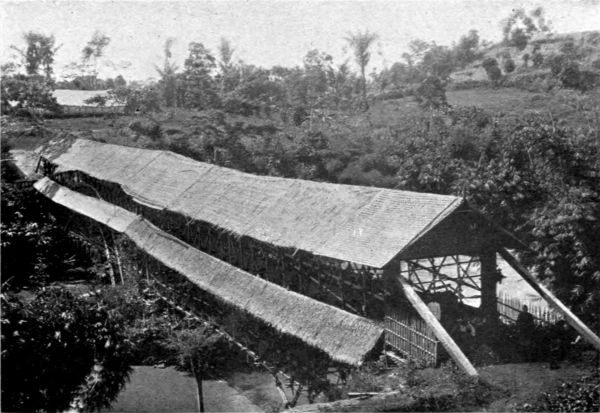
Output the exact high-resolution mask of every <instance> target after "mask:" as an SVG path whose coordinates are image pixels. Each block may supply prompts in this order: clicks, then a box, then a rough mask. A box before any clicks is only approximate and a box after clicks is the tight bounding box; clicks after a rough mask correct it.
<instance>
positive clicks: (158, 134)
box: [129, 119, 162, 142]
mask: <svg viewBox="0 0 600 413" xmlns="http://www.w3.org/2000/svg"><path fill="white" fill-rule="evenodd" d="M129 129H131V130H132V131H134V132H136V133H139V134H140V135H143V136H146V137H148V138H150V139H151V140H152V141H155V142H156V141H159V140H160V139H161V138H162V128H161V126H160V124H159V123H158V122H155V121H153V120H149V119H145V120H142V119H136V120H134V121H132V122H131V123H130V124H129Z"/></svg>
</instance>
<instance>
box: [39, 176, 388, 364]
mask: <svg viewBox="0 0 600 413" xmlns="http://www.w3.org/2000/svg"><path fill="white" fill-rule="evenodd" d="M34 186H35V188H36V189H37V190H38V191H39V192H40V193H42V194H43V195H45V196H46V197H48V198H49V199H51V200H52V201H54V202H56V203H57V204H60V205H62V206H64V207H66V208H68V209H69V210H71V211H75V212H77V213H79V214H81V215H84V216H86V217H88V218H91V219H93V220H94V221H97V222H99V223H101V224H104V225H106V226H108V227H110V228H112V229H113V230H115V231H117V232H120V233H123V234H125V235H126V236H128V237H129V238H130V239H131V241H133V242H134V243H135V244H136V245H137V246H138V247H139V248H140V249H142V250H144V251H145V252H146V253H148V254H149V255H151V256H152V257H154V258H156V259H157V260H159V261H160V262H162V263H163V264H164V265H165V266H167V267H169V268H171V269H173V270H175V271H177V272H179V273H180V274H182V275H184V276H186V277H187V278H188V279H189V280H190V281H192V282H193V283H195V284H196V285H197V286H198V287H199V288H201V289H202V290H204V291H206V292H208V293H210V294H213V295H214V296H216V297H219V298H220V299H221V300H223V301H224V302H226V303H228V304H230V305H232V306H234V307H236V308H238V309H241V310H245V311H247V312H248V313H250V314H252V315H254V316H255V317H257V318H259V319H261V320H263V321H264V322H266V323H268V324H270V325H271V326H273V327H275V328H276V329H278V330H280V331H282V332H284V333H287V334H290V335H292V336H295V337H297V338H299V339H300V340H302V341H304V342H306V343H307V344H309V345H311V346H314V347H316V348H319V349H321V350H322V351H324V352H325V353H327V354H328V355H329V356H331V357H332V359H334V360H336V361H339V362H343V363H347V364H351V365H358V364H360V363H361V361H362V360H363V358H364V357H365V355H366V354H368V353H369V352H370V351H371V350H373V348H374V347H375V346H376V344H377V341H378V340H379V338H380V337H381V335H382V334H383V329H382V328H380V327H378V326H376V325H375V324H373V323H372V322H371V321H369V320H367V319H365V318H363V317H359V316H357V315H354V314H351V313H348V312H346V311H344V310H341V309H339V308H337V307H333V306H330V305H328V304H325V303H322V302H320V301H316V300H313V299H311V298H309V297H306V296H304V295H301V294H298V293H295V292H293V291H289V290H287V289H285V288H283V287H280V286H278V285H276V284H273V283H270V282H268V281H266V280H263V279H261V278H258V277H256V276H253V275H251V274H249V273H247V272H245V271H242V270H240V269H238V268H236V267H233V266H231V265H229V264H227V263H225V262H223V261H221V260H219V259H217V258H214V257H212V256H210V255H208V254H205V253H203V252H201V251H199V250H197V249H195V248H193V247H191V246H190V245H188V244H186V243H184V242H182V241H180V240H179V239H177V238H175V237H173V236H171V235H169V234H167V233H165V232H163V231H161V230H160V229H158V228H157V227H155V226H154V225H152V224H151V223H149V222H148V221H146V220H145V219H143V218H142V217H140V216H138V215H135V214H133V213H131V212H129V211H127V210H125V209H123V208H120V207H117V206H115V205H113V204H110V203H108V202H105V201H102V200H99V199H97V198H93V197H89V196H86V195H83V194H80V193H78V192H75V191H72V190H70V189H68V188H66V187H63V186H61V185H58V184H57V183H55V182H53V181H52V180H50V179H48V178H43V179H41V180H40V181H38V182H36V183H35V185H34Z"/></svg>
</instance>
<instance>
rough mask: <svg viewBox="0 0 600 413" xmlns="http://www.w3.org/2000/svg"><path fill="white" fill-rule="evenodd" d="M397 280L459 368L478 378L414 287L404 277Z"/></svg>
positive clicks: (475, 371)
mask: <svg viewBox="0 0 600 413" xmlns="http://www.w3.org/2000/svg"><path fill="white" fill-rule="evenodd" d="M397 280H398V281H399V282H400V285H401V287H402V290H403V291H404V294H405V296H406V298H407V299H408V301H410V303H411V304H412V306H413V307H414V309H415V310H417V312H418V313H419V315H420V316H421V318H423V320H424V321H425V322H426V323H427V325H429V327H430V328H431V329H432V330H433V333H434V334H435V336H436V338H437V339H438V340H439V341H440V342H441V343H442V345H443V346H444V348H445V349H446V350H447V351H448V353H449V354H450V356H451V357H452V359H453V360H454V361H455V362H456V364H458V366H459V367H460V368H461V369H462V370H463V371H464V372H465V373H466V374H467V375H469V376H471V377H478V373H477V370H475V367H473V365H472V364H471V362H470V361H469V359H468V358H467V357H466V356H465V355H464V353H463V352H462V350H461V349H460V348H459V347H458V346H457V345H456V343H455V342H454V340H453V339H452V337H450V335H449V334H448V333H447V332H446V330H445V329H444V327H442V325H441V324H440V322H439V321H438V319H437V318H436V317H435V315H433V313H432V312H431V310H429V307H427V305H426V304H425V303H424V302H423V300H421V297H419V295H418V294H417V293H416V292H415V290H414V289H413V287H412V285H410V284H409V282H408V281H406V280H405V279H404V277H402V276H398V277H397Z"/></svg>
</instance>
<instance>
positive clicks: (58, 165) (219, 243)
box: [39, 139, 548, 375]
mask: <svg viewBox="0 0 600 413" xmlns="http://www.w3.org/2000/svg"><path fill="white" fill-rule="evenodd" d="M39 169H40V171H42V172H43V173H44V175H46V176H48V177H51V178H52V179H54V180H55V181H56V182H57V183H59V184H60V185H62V186H64V187H65V188H69V189H70V190H72V191H76V192H77V193H80V194H83V195H87V196H89V197H93V198H99V199H101V200H103V201H105V203H106V204H107V205H112V206H114V207H118V208H122V209H123V210H125V211H128V212H129V213H132V214H136V215H139V216H140V218H141V219H143V220H144V221H145V222H147V224H148V225H152V226H154V227H155V228H157V229H159V230H160V231H162V232H164V234H165V236H167V235H168V236H169V237H171V238H172V239H173V240H177V241H178V242H181V243H185V244H186V245H189V246H190V247H191V248H194V249H195V250H197V251H198V252H200V253H203V254H205V255H207V256H211V257H214V258H215V259H218V260H221V261H222V262H223V263H226V264H227V265H229V266H231V267H232V268H237V269H239V270H240V271H242V272H244V273H245V274H248V275H250V276H251V277H254V278H256V279H260V280H263V281H264V282H267V283H269V284H272V285H276V286H278V287H279V288H282V290H283V291H291V292H294V293H297V294H299V295H301V296H303V297H307V298H310V299H311V300H313V302H321V303H326V304H328V305H331V306H335V307H337V308H338V309H339V311H344V312H346V313H352V314H354V315H357V316H362V317H366V318H368V319H371V320H374V321H375V322H377V323H380V324H382V325H385V326H386V328H385V331H386V334H385V337H386V343H387V345H389V346H390V347H391V348H394V349H396V350H397V351H399V352H401V353H404V354H405V355H407V356H409V357H413V358H416V359H419V360H421V361H423V362H424V363H426V364H433V363H435V359H437V358H438V354H439V352H438V349H437V344H438V343H439V344H441V345H443V346H444V347H445V348H446V350H447V351H448V353H449V354H450V356H451V357H453V358H454V360H455V361H456V362H457V363H458V364H459V365H460V366H461V367H462V368H463V370H464V371H465V372H467V374H470V375H476V371H475V369H474V368H473V366H472V365H471V364H470V362H469V361H468V359H467V358H466V357H465V356H464V354H463V353H462V351H461V350H460V349H459V348H458V346H456V343H454V341H453V340H452V338H450V336H449V335H448V334H447V332H446V331H445V329H444V327H442V324H444V320H443V318H444V316H446V317H447V316H448V315H447V314H446V313H445V312H444V311H442V320H441V321H442V323H441V324H440V320H437V319H436V318H435V317H434V316H433V314H432V313H431V311H430V310H429V309H428V308H427V306H426V305H425V303H424V301H423V299H424V297H430V298H431V297H434V296H437V295H439V294H449V295H451V296H452V297H453V298H454V299H455V300H457V302H458V303H460V304H461V305H463V304H464V305H463V307H462V308H466V307H468V305H470V304H469V303H472V302H473V300H475V301H477V302H480V303H481V304H480V306H479V308H472V311H477V312H479V313H481V314H484V315H486V316H489V317H498V316H500V317H505V316H506V314H507V312H506V311H503V310H499V308H504V307H505V306H504V307H503V306H502V302H501V303H500V304H498V297H497V288H496V286H497V283H498V282H499V281H500V279H501V274H500V273H499V271H498V270H497V267H496V253H497V252H500V253H501V251H502V250H503V249H504V248H520V247H522V244H521V243H520V242H519V241H518V240H516V238H514V237H513V236H512V235H510V234H509V233H507V232H506V231H504V230H502V229H500V228H497V227H496V226H494V225H493V224H492V223H490V222H489V221H487V220H486V219H485V218H484V217H483V216H481V215H480V214H479V213H477V212H476V211H474V210H473V209H471V208H470V207H469V205H468V204H467V203H466V201H465V200H464V199H462V198H458V197H452V196H440V195H433V194H422V193H412V192H406V191H394V190H388V189H379V188H368V187H358V186H349V185H337V184H327V183H318V182H309V181H302V180H292V179H284V178H276V177H266V176H255V175H249V174H245V173H241V172H239V171H234V170H231V169H227V168H222V167H219V166H216V165H211V164H206V163H201V162H196V161H193V160H191V159H188V158H185V157H182V156H180V155H176V154H173V153H170V152H165V151H154V150H145V149H138V148H126V147H122V146H117V145H109V144H102V143H98V142H92V141H87V140H82V139H77V140H75V141H71V142H62V143H61V144H60V147H59V148H46V149H45V150H43V151H42V158H41V160H40V164H39ZM174 242H175V241H174ZM116 256H118V255H116ZM168 258H169V257H167V256H165V257H162V258H161V260H163V261H164V260H166V259H168ZM188 270H189V268H188ZM231 282H232V285H236V284H235V280H234V279H232V281H231ZM219 293H221V292H219ZM223 293H224V292H223ZM260 294H262V293H260ZM544 294H545V293H544ZM544 294H542V295H543V296H544V297H545V298H546V297H547V296H548V295H547V294H545V295H544ZM400 304H402V305H408V306H409V307H410V309H411V311H413V312H415V316H416V317H417V318H418V319H419V320H421V323H424V324H425V325H426V327H427V328H421V327H423V326H422V324H421V327H419V328H415V323H413V322H412V321H410V320H408V319H407V313H401V312H398V305H400ZM467 304H468V305H467ZM265 311H267V310H265ZM469 311H471V310H469ZM505 318H506V317H505ZM411 323H412V324H411Z"/></svg>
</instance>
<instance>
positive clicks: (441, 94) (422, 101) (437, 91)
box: [414, 76, 448, 109]
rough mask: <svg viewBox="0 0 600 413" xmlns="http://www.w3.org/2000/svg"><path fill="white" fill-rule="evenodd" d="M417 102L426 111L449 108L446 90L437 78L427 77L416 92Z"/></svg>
mask: <svg viewBox="0 0 600 413" xmlns="http://www.w3.org/2000/svg"><path fill="white" fill-rule="evenodd" d="M414 96H415V100H416V101H417V103H418V104H419V106H421V107H422V108H425V109H440V108H443V107H446V106H448V101H447V99H446V88H445V85H444V83H443V81H442V80H441V79H440V78H439V77H436V76H429V77H427V78H426V79H425V80H424V81H423V82H421V84H420V85H419V87H418V88H417V89H416V90H415V95H414Z"/></svg>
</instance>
